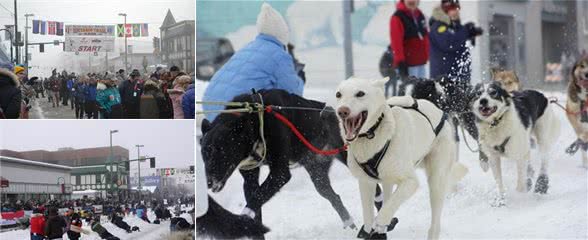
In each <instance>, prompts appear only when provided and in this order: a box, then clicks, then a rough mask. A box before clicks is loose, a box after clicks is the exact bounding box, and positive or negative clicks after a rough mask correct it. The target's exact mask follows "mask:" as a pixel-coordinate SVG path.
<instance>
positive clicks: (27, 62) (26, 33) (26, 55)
mask: <svg viewBox="0 0 588 240" xmlns="http://www.w3.org/2000/svg"><path fill="white" fill-rule="evenodd" d="M34 16H35V14H32V13H27V14H25V44H24V45H25V66H26V70H27V73H28V71H29V28H30V27H29V17H34Z"/></svg>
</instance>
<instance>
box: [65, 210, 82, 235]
mask: <svg viewBox="0 0 588 240" xmlns="http://www.w3.org/2000/svg"><path fill="white" fill-rule="evenodd" d="M81 232H82V219H81V218H80V214H78V213H76V212H73V211H71V215H70V219H69V230H68V231H67V237H68V238H69V239H70V240H78V239H80V237H81Z"/></svg>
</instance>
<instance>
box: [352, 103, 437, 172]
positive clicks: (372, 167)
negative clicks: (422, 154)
mask: <svg viewBox="0 0 588 240" xmlns="http://www.w3.org/2000/svg"><path fill="white" fill-rule="evenodd" d="M388 106H389V107H390V108H392V107H402V106H394V105H388ZM402 108H404V109H410V110H414V111H416V112H418V113H420V114H421V115H422V116H423V117H425V119H427V121H428V122H429V124H430V125H431V129H432V130H433V132H434V133H435V136H438V135H439V133H440V132H441V129H443V126H444V125H445V121H447V118H448V115H447V113H445V112H443V116H441V121H440V122H439V124H437V127H433V124H432V123H431V120H430V119H429V117H427V115H425V114H424V113H423V112H421V110H419V105H418V102H417V101H416V99H415V100H414V103H413V104H412V105H411V106H408V107H402ZM382 119H384V114H383V113H382V115H381V116H380V117H379V118H378V121H377V122H376V124H374V126H372V127H371V128H370V129H369V130H368V131H367V132H366V133H365V134H360V135H359V137H366V138H368V139H372V138H374V136H375V134H374V131H375V130H376V129H377V128H378V126H380V123H381V122H382ZM391 141H392V140H391V139H389V140H388V141H386V144H384V147H382V149H380V151H378V152H377V153H376V154H374V156H373V157H371V158H370V159H368V160H367V161H366V162H365V163H360V162H358V161H357V158H356V157H355V156H354V157H353V159H354V160H355V162H356V163H357V164H358V165H359V167H361V169H362V170H363V172H365V174H367V175H368V176H370V177H372V178H374V179H378V180H379V179H380V178H379V173H378V167H379V166H380V162H382V159H383V158H384V155H386V152H387V151H388V147H390V142H391ZM417 164H418V163H417Z"/></svg>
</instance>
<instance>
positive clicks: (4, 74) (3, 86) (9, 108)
mask: <svg viewBox="0 0 588 240" xmlns="http://www.w3.org/2000/svg"><path fill="white" fill-rule="evenodd" d="M19 86H20V83H19V81H18V78H17V77H16V75H14V73H12V71H11V70H10V69H7V68H0V110H1V111H0V118H10V119H17V118H18V117H19V116H20V106H21V101H22V93H21V91H20V88H19Z"/></svg>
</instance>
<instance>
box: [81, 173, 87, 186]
mask: <svg viewBox="0 0 588 240" xmlns="http://www.w3.org/2000/svg"><path fill="white" fill-rule="evenodd" d="M80 177H81V179H82V181H81V183H82V185H84V184H86V178H85V176H84V175H81V176H80Z"/></svg>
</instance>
